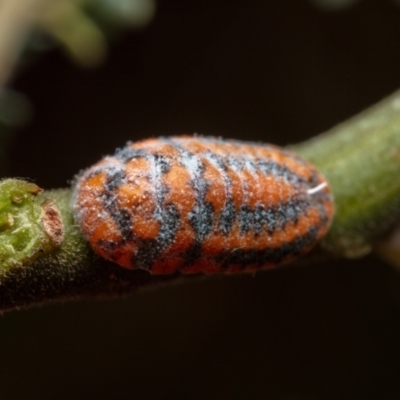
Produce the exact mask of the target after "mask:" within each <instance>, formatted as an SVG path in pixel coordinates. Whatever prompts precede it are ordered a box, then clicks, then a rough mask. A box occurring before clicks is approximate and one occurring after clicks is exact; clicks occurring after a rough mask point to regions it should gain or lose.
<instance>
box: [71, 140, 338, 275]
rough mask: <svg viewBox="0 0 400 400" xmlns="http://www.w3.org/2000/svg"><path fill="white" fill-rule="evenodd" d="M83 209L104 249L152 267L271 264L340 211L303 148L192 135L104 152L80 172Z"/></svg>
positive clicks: (97, 247)
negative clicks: (296, 151)
mask: <svg viewBox="0 0 400 400" xmlns="http://www.w3.org/2000/svg"><path fill="white" fill-rule="evenodd" d="M74 208H75V212H76V218H77V221H78V223H79V224H80V226H81V229H82V231H83V233H84V235H85V237H86V238H87V239H88V240H89V242H90V244H91V246H92V248H93V250H94V251H95V252H96V253H98V254H99V255H101V256H103V257H104V258H106V259H108V260H110V261H113V262H115V263H117V264H119V265H121V266H123V267H126V268H130V269H137V268H140V269H145V270H148V271H149V272H150V273H152V274H169V273H173V272H176V271H181V272H183V273H199V272H203V273H215V272H226V273H233V272H242V271H243V272H244V271H246V272H251V271H256V270H259V269H261V268H268V267H272V266H275V265H277V264H280V263H283V262H287V261H289V260H291V259H293V258H295V257H297V256H299V255H301V254H303V253H305V252H307V251H308V250H310V249H311V248H312V247H313V246H314V245H315V244H316V243H317V242H318V240H319V239H321V238H322V237H323V236H324V234H325V233H326V232H327V230H328V228H329V225H330V222H331V220H332V216H333V202H332V197H331V194H330V190H329V188H328V185H327V183H326V182H325V180H324V178H323V177H322V176H321V174H320V173H319V172H318V171H317V170H316V169H315V168H314V167H313V166H312V165H310V164H309V163H308V162H307V161H305V160H303V159H301V158H300V157H299V156H297V155H295V154H294V153H291V152H289V151H286V150H284V149H280V148H278V147H276V146H272V145H259V144H255V143H246V142H240V141H233V140H222V139H216V138H206V137H189V136H182V137H170V138H159V139H149V140H145V141H142V142H138V143H132V144H128V145H127V147H125V148H122V149H118V150H117V151H116V152H115V154H114V155H113V156H109V157H105V158H104V159H103V160H101V161H100V162H98V163H97V164H95V165H94V166H92V167H91V168H89V169H88V170H86V171H84V172H83V173H82V174H81V175H80V176H79V177H78V179H77V181H76V184H75V195H74Z"/></svg>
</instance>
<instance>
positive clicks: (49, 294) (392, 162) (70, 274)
mask: <svg viewBox="0 0 400 400" xmlns="http://www.w3.org/2000/svg"><path fill="white" fill-rule="evenodd" d="M292 149H294V150H296V151H297V152H298V153H300V154H301V155H303V156H304V157H306V158H308V159H310V160H311V161H312V162H313V163H314V164H316V165H317V166H318V167H319V168H320V170H321V172H322V173H323V174H324V175H325V176H326V178H327V180H328V182H329V184H330V185H331V187H332V190H333V194H334V197H335V203H336V215H335V219H334V222H333V225H332V228H331V230H330V232H329V234H328V236H327V237H326V239H324V241H323V242H322V249H323V250H324V253H323V256H326V255H327V254H331V255H333V256H346V257H353V256H360V255H362V254H365V253H366V252H368V251H369V250H370V249H371V246H372V245H373V243H374V241H375V240H376V239H377V238H379V237H380V236H381V235H382V234H383V233H385V232H386V231H387V230H388V229H389V228H390V227H391V226H392V225H393V224H395V223H396V222H397V223H398V222H399V221H400V92H399V93H396V94H394V95H393V96H391V97H390V98H388V99H386V100H384V101H383V102H381V103H379V104H378V105H376V106H374V107H372V108H370V109H369V110H367V111H364V112H363V113H362V114H360V115H358V116H356V117H354V118H352V119H350V120H349V121H347V122H345V123H343V124H341V125H339V126H337V127H335V128H334V129H332V130H330V131H329V132H327V133H325V134H323V135H320V136H318V137H316V138H314V139H312V140H309V141H307V142H304V143H301V144H298V145H296V146H293V147H292ZM3 182H6V181H3ZM24 185H27V184H26V182H24V183H22V184H21V185H20V186H18V185H17V186H18V187H19V190H20V189H21V188H22V189H23V190H25V191H27V192H28V194H26V198H25V200H26V204H25V208H26V210H28V211H29V210H30V211H29V212H28V218H25V219H20V220H21V221H22V220H23V221H25V223H26V221H28V224H29V223H31V224H32V232H33V233H32V235H33V237H27V236H26V232H25V233H23V234H22V236H21V243H22V244H23V246H22V251H20V252H18V251H17V252H16V254H17V258H15V255H13V256H12V257H11V258H10V260H12V262H7V261H4V260H6V259H7V255H5V256H4V255H3V262H2V263H1V267H0V311H5V310H11V309H15V308H19V307H27V306H30V305H34V304H39V303H48V302H50V301H54V300H62V299H72V298H88V297H91V296H100V295H101V296H115V295H118V294H122V293H128V292H132V291H134V290H136V289H138V288H143V287H146V286H151V285H154V284H160V283H167V282H176V281H177V280H188V279H193V277H182V276H180V275H179V274H176V275H170V276H158V277H157V276H151V275H150V274H148V273H147V272H145V271H140V270H139V271H130V270H126V269H124V268H121V267H119V266H117V265H115V264H112V263H110V262H107V261H105V260H103V259H101V258H100V257H97V256H96V255H94V254H93V252H92V251H91V250H90V248H89V247H88V245H87V243H86V241H85V240H84V239H83V237H82V236H81V233H80V231H79V228H78V227H77V226H76V224H75V222H74V218H73V215H72V211H71V207H70V197H71V190H70V189H63V190H52V191H45V192H43V193H42V194H38V195H36V196H35V195H34V194H32V193H30V192H31V191H32V187H31V186H29V185H31V184H28V186H24ZM5 189H6V190H5V191H3V192H2V190H1V187H0V255H1V251H2V250H1V249H2V243H3V244H4V243H7V242H6V241H5V240H4V238H8V240H9V241H11V244H12V245H13V246H14V247H13V249H15V248H16V247H18V246H17V245H18V243H19V239H18V237H17V236H14V234H13V231H12V229H16V227H15V226H14V225H13V222H10V221H11V220H10V218H9V215H8V214H12V215H13V216H15V215H19V214H18V213H21V212H22V213H24V212H25V211H24V207H22V208H21V207H20V203H18V201H17V202H15V199H14V202H13V201H10V199H13V196H12V193H14V192H13V191H12V190H11V191H10V188H8V189H7V187H6V188H5ZM29 193H30V194H29ZM17 197H18V196H17ZM2 198H3V199H5V200H4V202H3V203H4V204H5V207H6V208H5V209H1V206H2V200H1V199H2ZM7 199H8V200H7ZM46 199H47V200H46ZM45 200H46V201H45ZM49 201H52V202H50V203H48V202H49ZM43 204H53V205H56V206H57V208H58V211H57V210H54V208H52V207H50V209H47V208H46V209H45V211H46V210H47V211H46V212H45V211H43V210H44V209H43V207H42V205H43ZM10 207H11V209H12V210H11V211H10ZM13 207H14V208H13ZM4 210H6V211H4ZM57 212H59V213H60V214H59V215H60V216H61V221H62V224H61V225H62V234H63V235H64V236H63V237H62V235H61V233H60V231H59V230H57V229H56V228H57V224H55V227H54V226H53V228H54V229H53V230H52V229H50V230H49V229H47V230H46V229H44V227H45V224H43V213H45V214H46V213H47V215H50V216H51V215H53V214H57ZM15 213H17V214H15ZM14 220H18V218H14ZM50 220H51V221H53V220H52V219H51V218H50ZM29 221H31V222H29ZM56 222H57V219H56ZM53 225H54V224H53ZM25 227H26V225H25ZM17 232H19V231H17ZM49 232H50V233H49ZM52 232H53V233H52ZM10 233H11V234H10ZM1 235H5V236H1ZM28 239H32V240H33V242H32V241H31V240H28ZM62 239H63V240H62ZM35 240H36V242H35ZM15 241H16V242H15ZM32 243H33V244H34V246H33V247H32ZM3 247H4V246H3ZM6 247H7V246H6ZM35 249H36V250H37V249H39V250H40V252H39V251H36V250H35ZM319 250H321V248H320V249H319ZM10 254H13V253H12V251H11V253H10ZM315 254H317V255H318V254H319V253H318V251H317V252H314V255H315ZM8 256H9V255H8ZM4 257H5V258H4ZM18 257H19V258H18ZM313 259H314V258H313V256H312V255H311V256H309V258H308V259H306V260H308V261H310V260H313Z"/></svg>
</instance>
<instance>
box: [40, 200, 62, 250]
mask: <svg viewBox="0 0 400 400" xmlns="http://www.w3.org/2000/svg"><path fill="white" fill-rule="evenodd" d="M41 207H42V209H43V216H42V226H43V229H44V231H45V232H46V234H47V235H48V236H49V238H50V240H51V241H52V242H53V244H55V245H56V246H60V245H61V244H62V242H63V241H64V225H63V222H62V218H61V213H60V210H59V209H58V207H57V205H56V203H54V201H53V200H50V199H46V200H44V201H43V203H42V204H41Z"/></svg>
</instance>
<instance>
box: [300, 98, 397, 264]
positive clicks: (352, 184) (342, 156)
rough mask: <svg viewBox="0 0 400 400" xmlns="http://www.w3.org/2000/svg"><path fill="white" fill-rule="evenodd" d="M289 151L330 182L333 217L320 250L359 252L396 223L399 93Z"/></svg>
mask: <svg viewBox="0 0 400 400" xmlns="http://www.w3.org/2000/svg"><path fill="white" fill-rule="evenodd" d="M292 149H293V150H295V151H297V152H298V153H299V154H300V155H302V156H303V157H305V158H307V159H309V160H310V161H311V162H312V163H314V164H315V165H316V166H317V167H318V168H319V169H320V171H321V172H322V173H323V174H324V175H325V177H326V179H327V180H328V182H329V184H330V185H331V188H332V191H333V194H334V197H335V205H336V216H335V219H334V221H333V225H332V227H331V229H330V231H329V234H328V235H327V237H326V238H325V239H324V241H323V243H322V246H323V247H324V248H325V249H326V250H329V251H330V252H332V253H334V254H336V255H342V256H346V257H359V256H362V255H364V254H366V253H368V252H369V251H370V250H371V248H372V245H373V242H374V240H375V239H376V238H378V237H379V236H381V235H382V234H383V233H385V232H387V231H388V230H389V229H390V228H391V227H393V225H394V224H395V223H396V222H399V221H400V91H399V92H396V93H395V94H393V95H392V96H390V97H388V98H386V99H384V100H383V101H382V102H380V103H378V104H377V105H375V106H373V107H371V108H369V109H367V110H366V111H364V112H362V113H361V114H359V115H357V116H355V117H353V118H351V119H350V120H348V121H346V122H344V123H342V124H340V125H338V126H336V127H334V128H333V129H331V130H330V131H328V132H327V133H325V134H322V135H320V136H317V137H315V138H313V139H311V140H309V141H306V142H304V143H301V144H299V145H296V146H292Z"/></svg>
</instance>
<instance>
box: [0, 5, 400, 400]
mask: <svg viewBox="0 0 400 400" xmlns="http://www.w3.org/2000/svg"><path fill="white" fill-rule="evenodd" d="M157 4H158V6H157V12H156V15H155V18H154V19H153V21H152V22H151V24H150V25H148V26H147V27H146V28H145V29H143V30H141V31H134V32H131V33H129V34H127V35H125V36H123V37H122V38H121V39H120V40H119V41H117V42H116V43H114V44H113V46H112V48H111V51H110V54H109V58H108V60H107V61H106V63H105V64H103V65H102V66H101V67H100V68H97V69H94V70H82V69H78V68H76V67H75V66H74V65H72V64H71V63H70V62H69V61H68V60H66V58H65V56H64V55H63V54H62V53H61V52H59V51H53V52H51V53H50V54H48V55H46V56H45V57H44V58H42V59H41V60H39V61H38V62H37V63H35V64H33V65H32V66H31V67H30V68H29V69H27V70H26V71H25V72H24V73H23V74H21V75H20V76H19V78H18V79H17V80H16V82H15V84H14V87H15V88H16V89H18V90H19V91H21V92H23V93H25V94H26V95H28V96H29V98H30V100H31V101H32V103H33V105H34V107H35V114H34V117H33V119H32V121H31V122H30V124H29V125H28V126H27V127H26V128H24V129H23V130H20V131H19V132H18V134H17V135H16V136H14V138H13V140H12V142H11V143H10V146H9V151H8V155H9V163H8V170H7V175H10V176H18V177H29V178H32V179H33V180H34V181H35V182H37V183H38V184H39V185H40V186H42V187H45V188H53V187H63V186H67V185H68V184H69V182H70V180H71V179H72V178H73V176H74V174H76V173H77V172H78V171H79V170H80V169H82V168H85V167H87V166H89V165H90V164H91V163H93V162H94V161H96V160H98V159H99V158H100V157H101V156H102V155H105V154H108V153H111V152H113V151H114V149H115V147H118V146H122V145H123V144H124V143H125V142H126V141H128V140H138V139H141V138H143V137H148V136H153V135H169V134H177V133H178V134H179V133H192V132H198V133H202V134H209V135H217V136H224V137H235V138H240V139H247V140H262V141H265V142H273V143H277V144H281V145H285V144H289V143H295V142H299V141H302V140H305V139H307V138H309V137H312V136H313V135H316V134H317V133H319V132H322V131H324V130H327V129H329V128H330V127H331V126H333V125H335V124H337V123H339V122H341V121H342V120H344V119H346V118H348V117H350V116H352V115H353V114H355V113H357V112H359V111H361V110H362V109H363V108H365V107H367V106H369V105H371V104H372V103H374V102H376V101H378V100H380V99H381V98H383V97H385V96H387V95H389V94H390V93H392V92H393V91H394V90H396V89H398V88H399V87H400V7H399V6H396V5H395V2H394V1H390V0H364V1H360V2H358V3H357V4H356V5H354V6H353V7H350V8H347V9H344V10H342V11H336V12H325V11H323V10H321V9H320V8H318V7H316V6H314V5H313V4H312V3H311V2H310V1H307V0H296V1H290V2H288V1H271V0H269V1H256V0H250V1H247V2H244V1H238V0H230V1H227V0H225V1H224V0H219V1H215V0H203V1H201V2H199V1H197V2H194V1H193V2H188V1H183V0H180V1H179V0H169V1H166V0H161V1H159V2H158V3H157ZM399 338H400V275H399V273H398V272H397V271H395V270H393V269H391V268H390V267H389V266H387V265H385V264H384V263H383V262H380V261H379V260H377V259H375V258H373V257H367V258H364V259H361V260H358V261H351V262H350V261H348V262H347V261H342V260H340V261H336V262H335V261H332V262H329V263H328V262H326V263H320V264H317V265H310V266H306V267H290V266H289V267H285V268H282V269H278V270H275V271H271V272H265V273H260V274H257V276H255V277H250V276H237V277H227V278H225V277H222V278H213V279H209V280H206V281H201V282H196V283H192V284H188V285H182V286H173V287H167V288H160V289H158V290H154V291H148V292H143V293H140V294H137V295H134V296H131V297H129V298H125V299H117V300H112V301H97V302H82V301H81V302H75V303H66V304H56V305H51V306H46V307H43V308H36V309H30V310H27V311H20V312H13V313H10V314H6V315H5V316H4V317H3V318H0V360H1V362H0V398H1V399H81V398H82V399H83V398H85V399H86V398H98V399H103V398H104V399H138V400H141V399H156V400H158V399H160V400H175V399H176V400H203V399H207V400H209V399H283V400H315V399H399V398H400V379H399V374H400V340H399Z"/></svg>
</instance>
